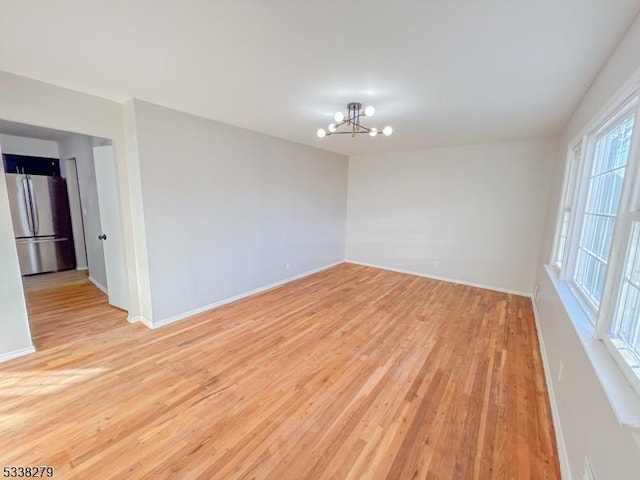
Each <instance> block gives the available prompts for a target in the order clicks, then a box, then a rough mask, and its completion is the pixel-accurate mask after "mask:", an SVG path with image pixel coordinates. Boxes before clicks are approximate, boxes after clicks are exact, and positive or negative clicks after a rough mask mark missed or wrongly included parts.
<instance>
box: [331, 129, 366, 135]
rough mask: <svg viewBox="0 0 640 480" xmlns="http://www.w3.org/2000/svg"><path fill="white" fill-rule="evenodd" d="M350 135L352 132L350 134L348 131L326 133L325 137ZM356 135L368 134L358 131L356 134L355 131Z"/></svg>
mask: <svg viewBox="0 0 640 480" xmlns="http://www.w3.org/2000/svg"><path fill="white" fill-rule="evenodd" d="M352 133H353V132H351V130H349V131H345V132H333V133H327V136H329V135H346V134H349V135H351V134H352ZM356 133H369V132H364V131H359V132H358V131H356Z"/></svg>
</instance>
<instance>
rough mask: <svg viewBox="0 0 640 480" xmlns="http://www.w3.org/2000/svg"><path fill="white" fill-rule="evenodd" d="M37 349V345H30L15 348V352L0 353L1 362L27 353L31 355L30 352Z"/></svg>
mask: <svg viewBox="0 0 640 480" xmlns="http://www.w3.org/2000/svg"><path fill="white" fill-rule="evenodd" d="M35 351H36V347H34V346H33V345H31V346H30V347H27V348H21V349H19V350H14V351H13V352H7V353H0V362H6V361H7V360H11V359H13V358H18V357H23V356H25V355H29V354H30V353H34V352H35Z"/></svg>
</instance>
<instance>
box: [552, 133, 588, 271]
mask: <svg viewBox="0 0 640 480" xmlns="http://www.w3.org/2000/svg"><path fill="white" fill-rule="evenodd" d="M584 143H585V141H584V139H580V141H579V142H578V143H577V144H574V145H573V146H572V147H569V149H568V150H567V162H566V165H565V172H564V180H563V182H562V185H563V186H562V195H561V196H560V198H561V199H562V201H561V203H560V208H559V209H558V215H557V216H556V218H557V221H556V229H555V235H554V238H555V240H554V243H553V251H552V252H551V266H552V267H553V268H554V269H555V271H556V274H560V272H561V271H562V266H563V265H564V264H566V262H567V257H568V251H569V244H570V240H571V234H572V232H571V229H572V226H573V212H574V205H575V195H576V190H577V189H576V183H577V180H578V178H577V176H578V172H580V171H581V167H582V158H583V148H582V146H583V145H584ZM566 215H568V216H569V224H568V228H567V235H566V239H565V243H564V247H563V248H562V250H563V251H562V256H561V261H560V262H558V254H559V253H560V252H559V250H560V248H561V239H562V230H563V226H564V218H565V216H566Z"/></svg>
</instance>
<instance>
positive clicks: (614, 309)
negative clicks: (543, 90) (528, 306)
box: [551, 89, 640, 394]
mask: <svg viewBox="0 0 640 480" xmlns="http://www.w3.org/2000/svg"><path fill="white" fill-rule="evenodd" d="M639 90H640V89H639ZM638 98H639V95H638V92H636V94H635V95H634V96H632V97H629V99H628V100H627V101H625V102H623V103H622V105H621V106H620V107H619V108H618V109H616V110H615V111H613V112H612V114H610V115H609V116H608V117H607V118H606V121H604V122H603V123H602V124H601V126H599V127H598V128H595V129H593V130H592V131H591V132H590V133H588V134H587V135H586V136H585V137H584V139H583V140H582V141H580V142H578V143H577V144H576V145H575V146H574V147H573V148H571V149H570V150H569V152H568V158H567V168H566V175H565V181H564V191H563V194H562V199H561V204H560V208H559V214H558V219H557V227H556V238H555V244H554V251H553V255H552V258H551V263H552V264H553V266H554V267H555V268H556V270H557V271H558V272H559V277H560V278H561V279H562V280H564V281H566V282H567V284H568V285H569V287H570V289H571V291H572V292H573V293H574V295H575V297H576V299H577V300H578V301H579V303H580V304H581V305H582V306H583V308H584V310H585V312H586V313H587V316H588V317H589V318H590V319H591V320H592V322H593V325H594V327H593V332H594V334H595V335H596V337H597V338H598V339H600V340H601V341H602V342H603V343H604V344H605V345H606V346H607V348H608V349H609V351H610V352H611V355H612V356H613V358H614V360H615V361H616V362H617V363H618V365H620V367H621V368H622V370H623V372H624V373H625V375H626V376H627V378H629V380H630V382H631V383H632V384H633V385H634V387H635V388H636V390H637V392H638V394H640V170H639V169H640V152H639V146H640V125H639V124H640V119H639V118H638V115H639V113H638V111H639V109H640V107H639V103H640V102H639V101H638Z"/></svg>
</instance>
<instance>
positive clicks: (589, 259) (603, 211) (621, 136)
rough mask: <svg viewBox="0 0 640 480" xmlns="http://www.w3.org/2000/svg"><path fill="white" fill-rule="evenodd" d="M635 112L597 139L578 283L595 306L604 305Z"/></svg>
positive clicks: (578, 256)
mask: <svg viewBox="0 0 640 480" xmlns="http://www.w3.org/2000/svg"><path fill="white" fill-rule="evenodd" d="M634 117H635V112H631V114H629V115H627V116H626V117H623V118H622V119H620V120H618V121H616V122H615V123H614V124H613V125H612V126H611V127H610V128H608V129H607V130H605V132H603V133H601V134H600V135H599V136H598V137H596V138H595V139H594V141H595V151H594V154H593V157H594V158H593V160H592V162H591V163H592V167H591V172H590V175H589V178H588V183H587V185H586V187H587V189H588V194H587V201H586V206H585V209H584V212H583V215H584V216H583V218H582V232H581V235H580V240H579V242H578V250H577V259H576V268H575V271H574V277H573V279H574V281H575V285H576V286H577V287H578V289H579V290H580V292H581V293H582V294H583V296H584V298H585V299H586V300H587V302H588V303H589V304H590V305H591V306H592V307H593V308H594V309H598V307H599V306H600V299H601V297H602V288H603V286H604V276H605V272H606V270H607V264H608V261H609V252H610V250H611V240H612V239H613V230H614V227H615V223H616V216H617V212H618V204H619V202H620V193H621V192H622V182H623V181H624V177H625V171H626V166H627V159H628V157H629V145H630V143H631V132H632V130H633V123H634Z"/></svg>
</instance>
